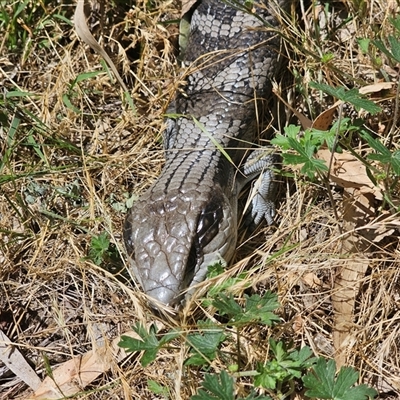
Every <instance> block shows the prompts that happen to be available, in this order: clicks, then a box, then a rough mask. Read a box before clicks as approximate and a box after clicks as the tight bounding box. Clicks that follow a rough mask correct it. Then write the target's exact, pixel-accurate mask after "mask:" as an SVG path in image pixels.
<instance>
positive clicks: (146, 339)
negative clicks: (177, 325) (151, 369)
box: [118, 322, 178, 367]
mask: <svg viewBox="0 0 400 400" xmlns="http://www.w3.org/2000/svg"><path fill="white" fill-rule="evenodd" d="M133 330H134V331H135V332H136V333H137V334H138V335H139V336H140V338H141V340H140V339H136V338H132V337H130V336H124V335H122V336H121V340H120V342H119V343H118V346H119V347H122V348H125V349H126V351H128V352H134V351H144V353H143V355H142V358H141V359H140V363H141V365H142V366H143V367H146V366H147V365H149V364H150V363H151V362H153V361H154V360H155V358H156V357H157V353H158V351H159V350H160V348H161V347H162V346H163V345H165V344H166V343H167V342H169V341H171V340H173V339H174V338H176V336H177V335H178V332H176V331H171V332H168V333H167V334H165V335H164V336H163V337H162V339H161V341H158V339H157V336H156V334H157V327H156V326H155V324H152V325H151V326H150V328H149V332H147V330H146V328H145V327H144V326H143V325H142V324H141V323H140V322H137V323H136V324H135V326H134V327H133Z"/></svg>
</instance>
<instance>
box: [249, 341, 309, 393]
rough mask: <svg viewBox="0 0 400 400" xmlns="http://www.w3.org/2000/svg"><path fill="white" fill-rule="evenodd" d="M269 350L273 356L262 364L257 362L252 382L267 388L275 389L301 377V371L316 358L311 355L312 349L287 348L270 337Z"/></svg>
mask: <svg viewBox="0 0 400 400" xmlns="http://www.w3.org/2000/svg"><path fill="white" fill-rule="evenodd" d="M269 344H270V352H271V353H272V354H273V355H274V358H273V359H271V360H268V361H266V362H265V363H264V364H261V363H260V364H258V366H257V372H258V373H259V375H257V376H256V378H255V380H254V383H255V385H256V386H262V387H264V388H267V389H275V388H276V386H277V384H278V383H279V384H280V385H281V384H283V383H285V382H288V381H291V380H293V379H294V378H298V379H299V378H301V375H302V374H303V371H306V369H307V368H309V367H311V366H312V365H314V364H315V362H316V358H315V357H312V358H311V356H312V351H311V349H310V348H309V347H307V346H305V347H303V348H302V349H301V350H300V351H298V350H295V349H291V350H288V349H287V348H286V346H285V344H284V343H283V342H276V341H275V340H273V339H270V341H269Z"/></svg>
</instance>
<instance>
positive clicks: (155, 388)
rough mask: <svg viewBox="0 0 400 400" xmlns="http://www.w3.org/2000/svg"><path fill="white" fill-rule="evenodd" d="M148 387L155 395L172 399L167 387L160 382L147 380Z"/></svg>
mask: <svg viewBox="0 0 400 400" xmlns="http://www.w3.org/2000/svg"><path fill="white" fill-rule="evenodd" d="M147 387H148V388H149V390H151V391H152V392H153V393H154V394H157V395H160V396H163V397H165V398H169V397H170V393H169V390H168V388H167V387H165V386H162V385H160V384H159V383H158V382H156V381H153V380H152V379H148V380H147Z"/></svg>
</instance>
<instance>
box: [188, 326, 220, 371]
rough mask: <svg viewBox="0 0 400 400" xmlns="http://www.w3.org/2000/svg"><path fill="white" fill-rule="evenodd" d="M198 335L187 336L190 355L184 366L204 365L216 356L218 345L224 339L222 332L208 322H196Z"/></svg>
mask: <svg viewBox="0 0 400 400" xmlns="http://www.w3.org/2000/svg"><path fill="white" fill-rule="evenodd" d="M198 325H199V328H200V332H199V333H192V334H189V335H188V337H187V342H188V343H189V345H190V354H192V355H191V356H190V357H189V358H188V359H187V360H186V361H185V365H205V364H208V363H209V362H210V361H213V360H214V359H215V357H216V356H217V350H218V348H219V346H220V344H221V343H222V342H223V341H224V340H225V339H226V337H227V336H226V335H225V334H224V331H223V330H222V329H221V328H219V327H217V326H216V325H215V324H213V323H212V322H209V321H206V322H204V321H198Z"/></svg>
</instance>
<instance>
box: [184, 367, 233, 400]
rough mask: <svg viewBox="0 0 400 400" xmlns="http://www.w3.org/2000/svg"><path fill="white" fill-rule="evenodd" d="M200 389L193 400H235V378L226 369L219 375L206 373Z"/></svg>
mask: <svg viewBox="0 0 400 400" xmlns="http://www.w3.org/2000/svg"><path fill="white" fill-rule="evenodd" d="M201 385H202V387H203V389H199V390H198V391H197V394H195V395H194V396H192V397H191V400H234V398H235V397H234V390H233V389H234V388H233V378H231V377H230V376H229V375H228V373H227V372H226V371H221V373H220V374H219V375H215V374H213V375H211V374H206V375H205V377H204V381H203V382H202V383H201Z"/></svg>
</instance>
